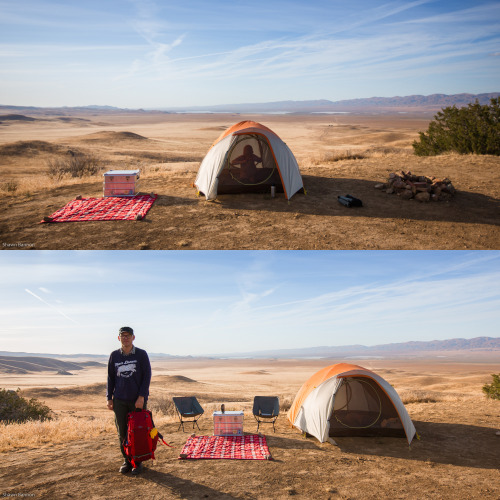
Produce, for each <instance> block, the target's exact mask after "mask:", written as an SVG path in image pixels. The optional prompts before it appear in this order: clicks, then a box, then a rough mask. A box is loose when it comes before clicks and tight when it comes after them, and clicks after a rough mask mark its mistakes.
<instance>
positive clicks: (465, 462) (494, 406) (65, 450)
mask: <svg viewBox="0 0 500 500" xmlns="http://www.w3.org/2000/svg"><path fill="white" fill-rule="evenodd" d="M474 359H475V360H474V361H470V362H464V361H463V360H462V361H457V360H456V359H452V358H447V359H436V358H434V359H420V360H415V359H413V360H403V359H399V360H389V359H386V360H382V359H363V360H355V359H353V360H348V361H349V362H353V363H356V364H359V365H361V366H364V367H366V368H369V369H371V370H373V371H375V372H376V373H378V374H379V375H381V376H383V377H384V378H385V379H386V380H388V381H389V382H390V383H391V384H392V385H393V386H394V387H395V389H396V390H397V392H398V393H399V395H400V397H401V399H402V400H403V402H404V403H405V406H406V408H407V410H408V413H409V415H410V417H411V418H412V420H413V422H414V424H415V427H416V429H417V433H418V435H419V439H415V440H414V441H413V442H412V443H411V446H410V447H409V446H408V444H407V442H406V440H405V439H403V438H380V437H379V438H368V437H366V438H363V437H357V438H347V437H338V438H335V439H336V441H337V446H334V445H332V444H330V443H320V442H318V441H317V440H316V439H315V438H313V437H310V436H307V437H304V436H302V434H301V433H300V432H299V431H298V430H297V429H295V428H293V427H291V426H290V424H289V422H288V420H287V418H286V408H287V407H288V406H289V405H290V403H291V402H292V400H293V398H294V397H295V394H296V393H297V391H298V389H299V388H300V386H301V385H302V383H303V382H305V380H307V378H309V376H310V375H312V374H313V373H314V372H315V371H317V370H318V369H320V368H322V367H324V366H327V365H329V364H333V363H334V362H336V361H338V360H324V359H322V360H318V359H316V360H281V359H272V360H264V359H263V360H256V359H253V360H252V359H239V360H229V359H227V360H223V359H219V360H218V359H174V360H171V361H153V380H152V385H151V396H150V401H149V407H150V408H151V409H152V410H153V414H154V416H155V423H156V425H157V427H158V428H159V430H160V432H162V433H163V435H164V437H165V439H166V441H167V442H168V443H169V444H171V445H172V446H173V447H172V448H167V447H165V446H163V445H161V446H159V448H158V449H157V456H156V460H155V461H154V462H151V461H150V462H147V463H146V470H145V471H144V473H143V474H142V475H140V476H137V477H132V476H131V475H126V476H122V475H121V474H119V473H118V468H119V466H120V464H121V455H120V453H119V450H118V440H117V437H116V431H115V429H114V424H113V415H112V413H111V412H109V411H108V410H107V409H106V408H105V377H106V366H105V362H104V363H103V365H102V366H100V367H91V368H87V369H84V370H79V371H78V373H77V374H74V375H57V374H55V373H53V372H52V373H51V372H44V373H40V372H38V373H36V374H26V375H18V374H14V373H10V374H9V373H2V386H3V387H5V388H8V389H16V388H18V387H19V388H20V389H21V390H22V394H23V395H24V396H25V397H28V398H31V397H34V398H37V399H38V400H40V401H43V402H44V403H45V404H46V405H48V406H49V407H50V408H51V409H52V411H53V415H54V417H55V418H54V419H53V420H51V421H48V422H33V423H27V424H11V425H2V426H0V458H1V460H0V483H1V485H2V486H1V489H0V491H1V493H2V494H4V495H6V494H8V495H14V494H17V495H21V494H23V495H25V496H27V495H30V496H32V497H33V498H51V499H52V498H86V499H93V498H124V499H129V498H130V499H132V498H137V496H138V495H140V496H141V497H147V498H167V499H170V498H172V499H176V498H185V499H201V498H216V499H276V498H279V499H281V498H288V497H294V498H300V499H311V498H318V499H328V498H331V499H336V498H339V499H340V498H342V499H379V498H402V499H414V498H422V499H435V498H440V499H476V498H477V499H498V498H499V497H500V471H499V464H500V436H499V435H498V434H497V432H498V431H499V430H500V401H495V400H488V399H486V398H485V397H484V395H483V394H482V391H481V388H482V386H483V385H484V384H485V383H490V382H491V374H492V373H497V372H498V363H497V362H493V361H492V360H491V357H487V358H485V359H484V360H483V361H481V359H479V358H474ZM340 361H344V360H340ZM176 395H179V396H182V395H196V396H197V398H198V399H199V401H200V403H201V404H202V406H203V407H204V409H205V414H204V415H203V417H202V418H201V419H200V421H199V424H200V428H201V429H200V430H198V429H195V431H196V433H197V434H198V435H211V434H212V433H213V420H212V412H213V411H214V410H217V409H219V408H220V405H221V404H222V403H224V404H225V406H226V409H228V410H243V411H244V413H245V417H244V418H245V420H244V431H245V433H250V434H251V433H255V431H256V423H255V421H254V419H253V417H252V413H251V408H252V401H253V397H254V396H255V395H277V396H279V397H280V401H281V407H282V410H281V414H280V417H279V418H278V421H277V428H276V432H275V433H274V432H273V431H272V427H271V426H270V425H266V426H263V427H261V431H262V432H263V433H264V434H265V435H266V438H267V441H268V445H269V448H270V452H271V454H272V457H273V460H269V461H245V460H181V459H179V453H180V451H181V449H182V446H183V444H184V443H185V442H186V440H187V438H188V436H189V435H190V434H191V433H192V432H193V430H192V429H191V428H190V426H189V424H188V426H187V427H186V432H183V430H182V429H179V422H178V419H177V418H176V416H175V414H174V412H173V408H172V396H176Z"/></svg>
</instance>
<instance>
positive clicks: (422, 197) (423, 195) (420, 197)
mask: <svg viewBox="0 0 500 500" xmlns="http://www.w3.org/2000/svg"><path fill="white" fill-rule="evenodd" d="M415 199H416V200H417V201H420V202H422V203H425V202H428V201H430V199H431V195H430V194H429V193H428V192H427V191H422V192H420V193H417V194H416V195H415Z"/></svg>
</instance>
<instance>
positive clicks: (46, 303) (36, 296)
mask: <svg viewBox="0 0 500 500" xmlns="http://www.w3.org/2000/svg"><path fill="white" fill-rule="evenodd" d="M24 290H25V291H26V292H28V293H29V294H30V295H32V296H33V297H35V299H38V300H39V301H40V302H43V303H44V304H45V305H46V306H49V307H50V308H52V309H54V311H57V312H58V313H59V314H60V315H61V316H64V317H65V318H66V319H69V320H70V321H72V322H73V323H76V324H77V325H79V323H78V321H75V320H74V319H72V318H70V317H69V316H66V314H64V313H63V312H62V311H60V310H59V309H57V307H54V306H53V305H52V304H49V303H48V302H45V300H43V299H42V298H41V297H39V296H38V295H37V294H36V293H33V292H32V291H31V290H28V289H27V288H25V289H24Z"/></svg>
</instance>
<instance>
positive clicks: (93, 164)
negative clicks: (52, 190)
mask: <svg viewBox="0 0 500 500" xmlns="http://www.w3.org/2000/svg"><path fill="white" fill-rule="evenodd" d="M100 169H101V161H100V160H99V159H98V158H97V157H95V156H93V155H83V154H73V155H72V156H68V157H67V158H56V159H51V160H49V161H48V162H47V174H48V175H49V177H52V178H54V179H58V180H60V179H62V178H63V177H66V176H67V177H85V176H90V175H96V174H98V173H99V171H100Z"/></svg>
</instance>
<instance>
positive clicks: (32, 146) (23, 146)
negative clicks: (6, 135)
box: [0, 141, 63, 157]
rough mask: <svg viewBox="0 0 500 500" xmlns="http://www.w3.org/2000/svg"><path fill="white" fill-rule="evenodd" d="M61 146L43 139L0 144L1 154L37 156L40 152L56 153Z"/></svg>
mask: <svg viewBox="0 0 500 500" xmlns="http://www.w3.org/2000/svg"><path fill="white" fill-rule="evenodd" d="M62 149H63V148H62V147H61V146H59V145H57V144H51V143H50V142H45V141H18V142H14V143H12V144H4V145H2V146H0V155H2V156H28V157H32V156H38V155H39V154H40V153H58V152H60V151H61V150H62Z"/></svg>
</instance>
